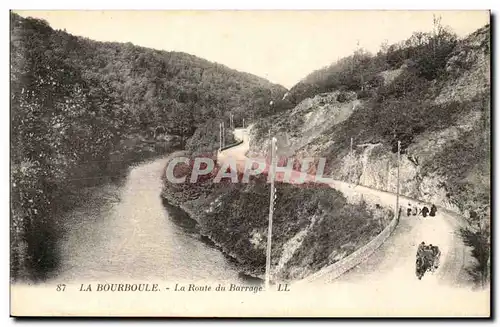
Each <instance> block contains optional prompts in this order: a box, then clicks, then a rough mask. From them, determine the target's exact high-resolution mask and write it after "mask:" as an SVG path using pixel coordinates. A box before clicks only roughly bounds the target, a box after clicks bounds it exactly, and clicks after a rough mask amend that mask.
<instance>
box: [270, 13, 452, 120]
mask: <svg viewBox="0 0 500 327" xmlns="http://www.w3.org/2000/svg"><path fill="white" fill-rule="evenodd" d="M456 44H457V36H456V35H455V34H454V33H452V32H451V31H450V30H449V29H447V28H445V27H444V26H442V25H441V23H440V21H439V19H436V20H435V22H434V30H433V32H429V33H423V32H415V33H414V34H413V35H412V36H411V37H410V38H408V39H407V40H405V41H402V42H399V43H396V44H392V45H390V46H389V45H387V44H382V46H381V49H380V51H379V52H378V53H377V54H376V55H373V54H371V53H369V52H367V51H365V50H364V49H363V48H361V47H358V49H357V50H356V51H355V52H354V53H353V54H352V55H350V56H347V57H345V58H342V59H340V60H338V61H337V62H335V63H333V64H331V65H330V66H328V67H325V68H322V69H319V70H317V71H315V72H313V73H311V74H309V75H308V76H306V77H305V78H304V79H303V80H302V81H300V82H299V83H298V84H297V85H295V86H294V87H293V88H292V89H291V90H290V92H289V96H287V97H286V98H285V99H284V100H280V101H277V103H276V107H277V110H286V109H290V108H293V107H294V106H296V105H297V104H299V103H300V102H301V101H302V100H304V99H306V98H310V97H313V96H314V95H316V94H320V93H324V92H331V91H334V90H349V91H355V92H358V97H359V98H366V97H368V95H369V94H368V93H366V91H367V90H370V89H372V88H376V87H378V86H381V84H382V83H383V79H382V78H381V77H380V75H379V74H380V72H383V71H386V70H391V69H398V68H400V67H401V66H402V65H407V66H411V67H412V68H413V70H414V72H415V75H416V76H418V77H419V78H424V79H426V80H433V79H435V78H436V77H438V76H439V75H440V74H441V73H442V71H443V69H444V67H445V65H446V62H447V60H448V58H449V56H450V54H451V52H452V51H453V49H454V48H455V46H456Z"/></svg>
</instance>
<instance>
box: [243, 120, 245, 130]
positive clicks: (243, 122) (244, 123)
mask: <svg viewBox="0 0 500 327" xmlns="http://www.w3.org/2000/svg"><path fill="white" fill-rule="evenodd" d="M243 128H245V118H243Z"/></svg>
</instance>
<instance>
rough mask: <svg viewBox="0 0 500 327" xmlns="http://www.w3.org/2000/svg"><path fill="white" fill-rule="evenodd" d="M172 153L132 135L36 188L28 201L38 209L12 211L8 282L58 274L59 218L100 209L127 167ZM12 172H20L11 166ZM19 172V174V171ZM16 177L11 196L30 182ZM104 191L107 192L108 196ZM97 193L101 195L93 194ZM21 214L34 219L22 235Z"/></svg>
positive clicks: (62, 227)
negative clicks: (85, 209) (81, 209)
mask: <svg viewBox="0 0 500 327" xmlns="http://www.w3.org/2000/svg"><path fill="white" fill-rule="evenodd" d="M175 149H176V145H175V144H171V143H168V142H164V141H155V142H145V141H144V140H143V138H142V137H140V135H132V136H129V137H127V138H125V139H123V140H122V141H121V142H120V143H119V144H118V145H117V146H116V147H115V150H114V151H112V152H111V153H110V155H109V156H108V157H107V159H106V160H101V161H88V162H83V163H82V164H81V165H80V166H79V169H78V170H75V171H74V172H73V173H72V176H71V177H69V178H62V179H60V180H55V181H50V184H48V185H46V186H47V187H46V188H45V189H43V188H41V189H34V190H33V191H35V192H37V193H36V194H32V195H31V197H32V199H33V202H34V205H36V207H35V208H33V209H30V208H28V209H25V210H24V211H21V210H20V209H17V210H13V215H14V216H13V223H12V224H11V240H10V241H11V265H10V267H11V269H10V273H11V281H12V282H16V281H18V282H25V281H30V282H43V281H45V280H46V279H48V278H51V277H52V276H53V275H54V274H56V273H57V270H58V268H59V266H60V263H61V262H60V261H61V260H60V253H59V250H58V244H59V242H60V240H61V239H63V238H64V237H65V233H66V230H67V226H65V222H64V218H63V217H65V215H66V214H67V213H68V212H69V211H71V210H73V209H75V208H78V207H82V206H86V205H88V204H89V203H90V204H91V205H92V206H94V207H99V206H100V205H102V204H103V203H108V202H110V199H109V197H110V196H113V195H110V194H116V189H119V188H120V186H121V185H122V184H123V182H124V180H125V177H126V176H127V171H128V170H129V169H130V168H131V167H133V166H135V165H137V164H139V163H141V162H144V161H147V160H150V159H153V158H156V157H160V156H163V155H165V154H167V153H169V152H172V151H174V150H175ZM13 170H14V171H15V172H17V171H18V170H15V168H13ZM20 171H21V172H22V171H23V170H22V167H21V170H20ZM16 177H18V178H16V179H14V183H13V186H14V189H13V191H12V192H13V193H15V194H16V193H17V192H16V187H18V188H19V189H20V190H25V189H27V186H26V185H25V184H26V183H27V182H29V180H28V179H27V177H24V176H16ZM38 184H39V183H38ZM38 184H36V185H38ZM46 184H47V183H46ZM36 185H34V186H36ZM106 185H107V186H106ZM105 186H106V187H105ZM104 189H109V190H108V191H109V192H108V191H105V190H104ZM18 192H21V191H18ZM96 192H97V193H99V194H100V195H99V196H95V194H96ZM15 194H14V198H13V200H12V201H13V205H14V206H15V205H18V202H20V201H21V200H20V199H19V200H16V198H15ZM24 202H26V201H24ZM111 202H113V199H111ZM30 203H31V202H30ZM23 214H24V215H26V214H28V215H30V216H33V219H31V220H30V224H29V225H28V226H26V227H25V229H24V231H23V230H22V229H21V228H20V226H19V225H18V224H16V221H18V220H21V218H22V217H23Z"/></svg>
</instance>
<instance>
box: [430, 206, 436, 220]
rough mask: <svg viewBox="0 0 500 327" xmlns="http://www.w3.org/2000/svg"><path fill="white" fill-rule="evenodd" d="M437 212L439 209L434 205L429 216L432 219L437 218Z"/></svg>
mask: <svg viewBox="0 0 500 327" xmlns="http://www.w3.org/2000/svg"><path fill="white" fill-rule="evenodd" d="M436 212H437V208H436V206H435V205H434V204H433V205H432V206H431V212H430V213H429V216H431V217H434V216H436Z"/></svg>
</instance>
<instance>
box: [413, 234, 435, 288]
mask: <svg viewBox="0 0 500 327" xmlns="http://www.w3.org/2000/svg"><path fill="white" fill-rule="evenodd" d="M440 257H441V251H440V250H439V248H438V247H437V246H434V245H432V244H429V245H425V244H424V242H422V243H421V244H420V245H419V247H418V250H417V261H416V271H415V273H416V275H417V278H418V279H419V280H420V279H422V277H423V276H424V274H425V273H426V272H427V271H431V272H434V271H435V270H436V269H437V268H438V267H439V259H440Z"/></svg>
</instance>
